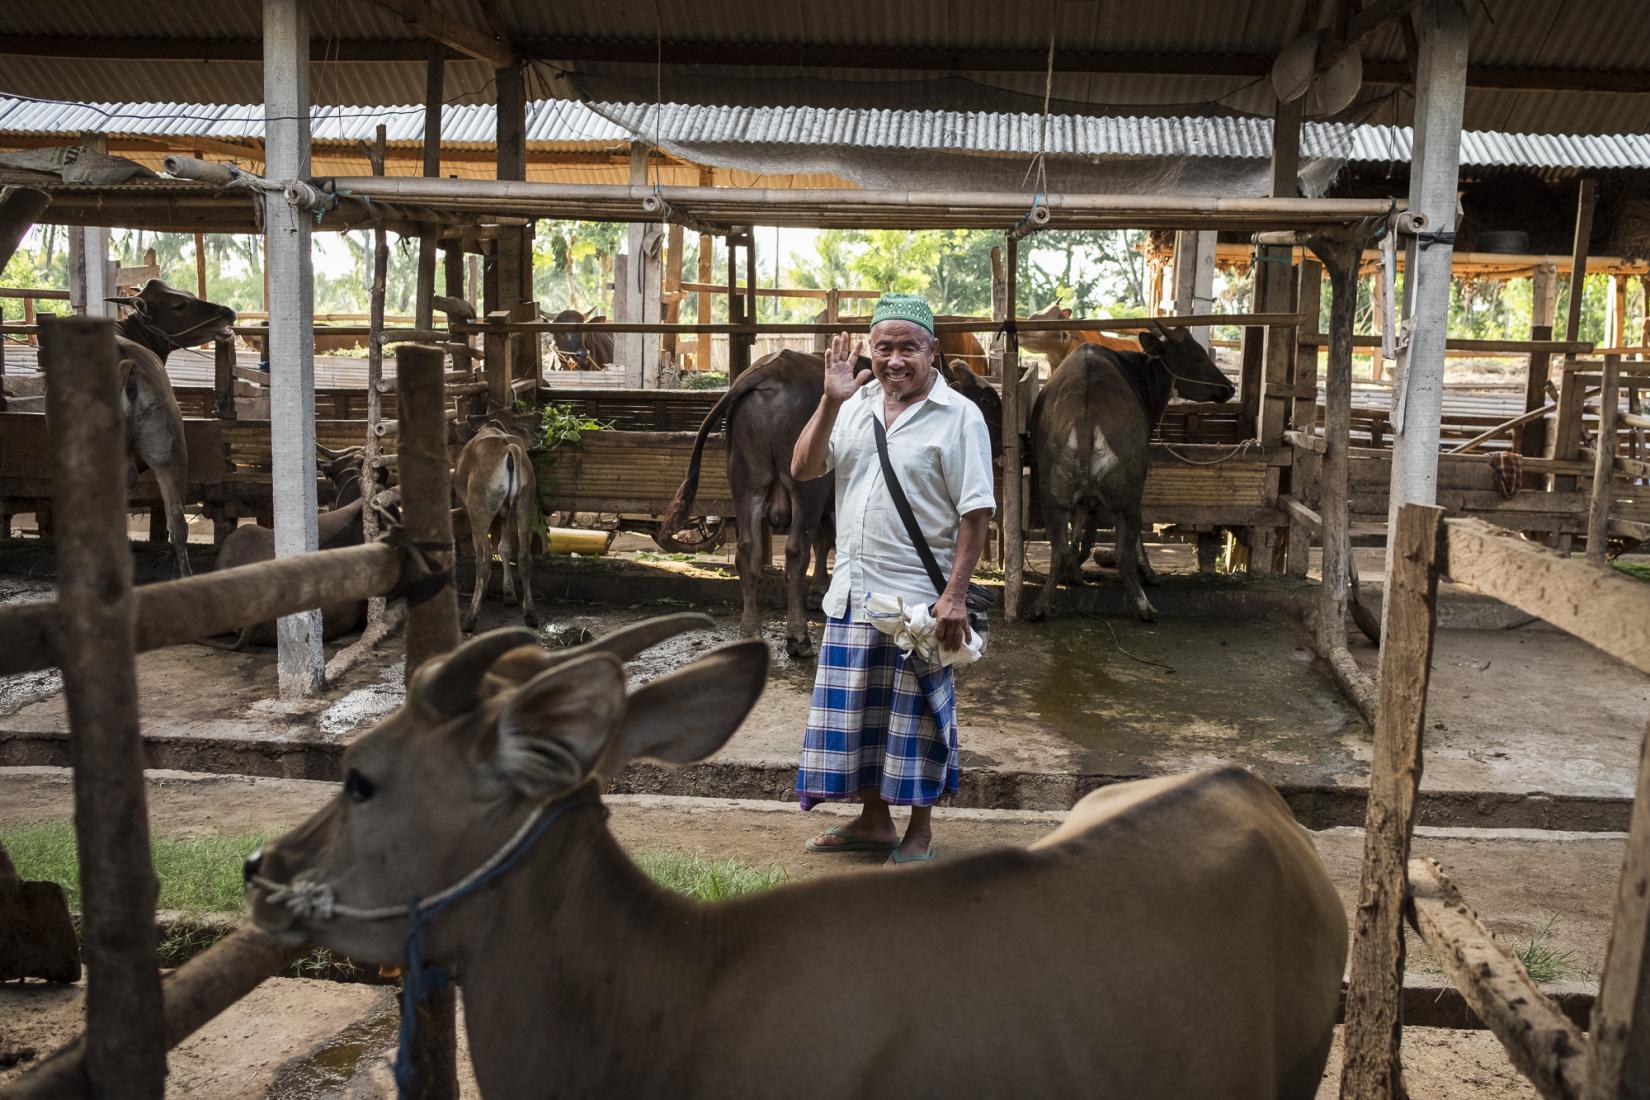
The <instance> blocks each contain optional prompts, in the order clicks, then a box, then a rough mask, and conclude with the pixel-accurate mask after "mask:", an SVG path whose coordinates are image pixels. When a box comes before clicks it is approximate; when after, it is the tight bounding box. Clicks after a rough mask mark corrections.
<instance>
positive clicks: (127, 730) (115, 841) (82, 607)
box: [41, 319, 166, 1097]
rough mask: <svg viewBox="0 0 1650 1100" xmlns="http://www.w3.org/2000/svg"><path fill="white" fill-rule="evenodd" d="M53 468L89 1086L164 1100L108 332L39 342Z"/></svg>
mask: <svg viewBox="0 0 1650 1100" xmlns="http://www.w3.org/2000/svg"><path fill="white" fill-rule="evenodd" d="M42 335H43V339H42V340H41V358H42V359H43V360H44V361H45V362H46V364H47V368H46V372H45V374H46V379H47V385H46V407H47V411H48V413H49V414H50V416H51V424H52V435H53V436H54V437H55V439H54V444H55V445H54V451H55V461H54V464H53V479H52V486H53V499H54V500H55V502H56V505H57V509H56V516H57V530H56V536H57V575H58V594H59V595H58V600H59V607H60V608H61V612H62V613H61V617H60V625H59V629H60V630H61V631H62V632H63V643H64V644H63V648H62V652H61V655H60V656H61V662H62V668H63V683H64V696H65V698H66V702H67V706H68V712H69V726H70V729H71V730H72V731H73V736H72V737H71V738H70V739H69V752H70V755H71V760H72V761H73V763H74V801H75V815H74V820H75V840H76V843H77V845H78V847H79V851H80V891H81V898H82V902H81V906H82V910H83V914H84V915H83V918H82V927H81V934H82V942H83V952H84V957H85V960H86V971H87V987H86V1032H87V1055H86V1076H87V1079H88V1082H89V1084H90V1086H91V1089H90V1091H91V1093H92V1094H93V1095H98V1096H117V1095H118V1096H140V1097H150V1096H152V1097H159V1096H161V1095H162V1093H163V1092H164V1090H165V1079H166V1046H165V1043H164V1040H163V1038H162V1022H163V1019H162V1014H161V996H160V971H159V970H158V969H157V967H156V964H155V948H156V933H155V897H156V894H157V891H158V887H157V885H156V882H155V873H154V868H153V864H152V862H151V860H150V854H149V820H148V812H147V808H146V806H145V798H144V787H143V741H142V737H141V735H140V733H139V729H138V699H137V666H136V664H135V657H134V654H133V640H132V638H133V627H132V551H131V548H130V547H129V546H128V545H127V544H126V479H125V469H126V458H125V451H124V432H123V431H122V429H121V424H122V417H121V414H120V393H119V386H118V383H117V381H116V378H115V369H116V365H117V356H116V352H115V339H114V326H113V325H112V324H111V323H109V322H108V321H98V320H82V319H65V320H54V321H52V322H50V323H49V324H48V325H46V326H45V327H44V329H43V332H42Z"/></svg>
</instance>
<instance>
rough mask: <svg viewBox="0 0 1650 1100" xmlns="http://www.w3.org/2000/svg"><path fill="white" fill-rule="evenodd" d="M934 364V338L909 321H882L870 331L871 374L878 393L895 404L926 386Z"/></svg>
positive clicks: (925, 330)
mask: <svg viewBox="0 0 1650 1100" xmlns="http://www.w3.org/2000/svg"><path fill="white" fill-rule="evenodd" d="M933 363H934V338H933V337H932V336H930V335H929V333H928V330H927V329H925V328H923V327H922V326H921V325H919V324H916V323H915V322H912V321H883V322H882V323H881V324H879V325H877V326H876V327H875V328H873V329H872V330H871V373H872V374H873V375H875V376H876V380H877V381H878V382H880V383H881V384H882V391H883V392H884V393H885V394H887V395H888V396H890V397H893V398H895V399H896V400H899V399H903V398H906V397H909V396H911V395H912V394H914V393H918V392H920V391H921V390H922V388H923V387H924V386H926V385H927V384H928V372H929V371H930V370H931V369H932V367H933Z"/></svg>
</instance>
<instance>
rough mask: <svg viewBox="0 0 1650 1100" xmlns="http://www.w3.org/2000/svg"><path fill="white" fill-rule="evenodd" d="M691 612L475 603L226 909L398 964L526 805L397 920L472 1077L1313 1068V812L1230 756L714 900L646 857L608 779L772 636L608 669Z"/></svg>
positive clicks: (1160, 1075) (809, 1080)
mask: <svg viewBox="0 0 1650 1100" xmlns="http://www.w3.org/2000/svg"><path fill="white" fill-rule="evenodd" d="M709 625H710V620H709V619H706V618H704V617H702V616H694V615H677V616H671V617H669V618H667V619H656V620H652V621H651V622H647V623H642V624H639V625H638V626H636V627H632V628H630V629H628V630H625V631H621V632H620V633H619V634H616V635H609V636H608V637H606V638H603V639H601V640H599V641H596V642H593V643H591V644H589V645H587V646H584V647H581V648H578V649H574V650H561V651H555V652H547V651H545V650H544V649H541V648H540V647H539V646H538V645H536V644H534V640H533V634H532V633H531V632H530V631H525V630H521V629H519V628H514V629H506V630H498V631H493V632H491V633H488V634H483V635H481V636H479V637H477V638H475V639H474V640H472V641H471V642H469V643H468V644H466V645H465V646H463V647H462V648H460V649H458V650H457V651H455V652H454V653H452V654H451V655H450V656H448V657H447V658H446V659H445V660H438V661H433V662H431V663H429V664H427V665H426V666H425V667H424V668H422V669H420V670H419V672H418V673H417V675H416V677H415V678H414V680H413V683H412V684H411V686H410V687H409V689H408V693H407V700H406V702H405V703H404V704H403V705H402V707H401V709H400V710H398V711H397V712H396V713H394V714H393V715H391V716H390V717H389V718H387V719H385V720H384V721H382V722H380V723H379V724H378V725H377V726H376V727H375V728H373V729H372V730H371V731H369V732H368V733H366V734H365V735H364V736H362V737H360V738H359V739H358V740H356V741H355V742H354V743H353V744H352V745H350V747H349V748H348V750H347V751H346V752H345V755H344V759H343V767H344V773H345V778H344V783H343V788H342V790H341V792H340V793H339V794H338V796H337V797H336V798H335V799H334V800H333V801H332V802H331V803H329V804H328V805H327V806H326V808H324V809H323V810H321V811H320V812H319V813H317V814H316V815H315V816H314V817H312V818H311V819H310V820H309V821H308V822H306V823H305V824H304V825H302V826H300V827H299V828H298V829H296V830H294V831H293V832H291V833H289V834H288V835H287V836H285V837H283V838H282V839H280V840H278V841H276V842H275V843H274V844H272V845H271V846H269V847H268V848H267V849H266V850H265V851H263V852H262V853H254V854H253V855H252V856H251V857H249V858H248V860H247V869H246V875H247V879H248V883H249V886H250V891H249V893H250V900H251V905H252V913H253V918H254V919H255V920H256V922H257V923H258V924H259V925H260V926H261V927H262V928H264V929H265V930H266V931H268V932H270V933H272V934H274V935H276V936H278V937H280V938H281V939H282V940H283V941H284V942H288V943H292V944H298V943H303V942H306V941H308V942H316V943H320V944H323V945H325V946H326V947H327V948H329V949H331V950H333V951H337V952H340V953H342V954H345V955H348V956H349V957H350V958H352V959H355V960H358V961H360V962H363V963H369V964H371V963H377V964H380V965H391V964H401V963H402V962H403V957H402V953H403V948H404V944H405V941H406V938H407V919H406V916H405V908H406V905H407V899H408V898H420V897H422V898H432V897H434V896H435V895H437V894H438V893H440V892H442V891H444V890H445V889H446V888H448V887H449V886H452V885H453V884H456V883H459V882H461V881H462V880H464V879H465V878H466V877H467V876H469V875H470V874H471V873H472V872H474V871H475V870H476V869H477V868H479V867H481V866H482V865H483V864H484V863H487V862H488V861H489V860H491V859H492V858H494V857H495V855H502V854H503V853H504V852H505V851H506V850H507V849H508V848H509V847H510V844H509V842H510V839H511V838H512V837H516V836H519V835H520V833H519V831H520V830H522V829H523V827H524V825H526V824H527V823H528V822H529V820H530V818H529V815H531V814H533V813H535V812H539V811H541V810H542V811H543V814H544V816H542V817H540V818H539V819H538V825H537V826H534V827H535V828H537V827H541V826H542V827H543V828H544V829H545V831H544V832H543V834H542V837H541V838H539V839H537V840H536V841H531V840H530V841H529V842H528V843H527V844H526V845H525V846H524V847H522V848H517V849H515V850H516V851H518V852H519V853H520V855H519V860H518V861H517V862H516V863H515V864H514V865H513V866H511V867H510V868H509V869H508V870H507V871H505V872H504V873H503V874H502V876H501V877H499V878H497V879H495V880H494V881H493V882H491V883H490V884H489V885H487V886H486V887H485V888H483V889H482V890H480V891H479V892H477V893H475V894H473V895H471V896H468V897H464V898H460V899H458V900H454V901H452V902H451V903H450V905H449V906H448V907H447V908H445V909H443V910H442V911H440V912H438V913H436V914H434V915H433V916H432V917H431V918H430V922H429V924H428V925H427V928H426V931H425V937H424V949H425V955H426V958H428V959H429V960H431V961H433V962H437V963H440V964H442V965H443V966H444V967H446V968H447V969H448V971H449V972H450V973H456V974H457V975H458V976H459V979H460V981H461V983H462V985H463V989H464V1015H465V1025H466V1028H467V1030H468V1032H469V1039H470V1057H471V1061H472V1062H473V1064H474V1067H475V1073H476V1081H477V1083H478V1084H479V1085H480V1088H481V1092H482V1094H483V1095H485V1096H487V1097H490V1098H494V1100H498V1098H512V1097H523V1098H525V1097H534V1098H536V1097H543V1096H614V1097H620V1096H622V1097H666V1096H669V1097H695V1096H717V1097H722V1096H727V1097H756V1096H771V1095H774V1094H776V1093H781V1092H794V1093H800V1094H803V1095H812V1096H856V1097H861V1096H863V1097H900V1098H905V1097H912V1096H1038V1097H1040V1096H1076V1095H1087V1096H1106V1097H1129V1098H1131V1100H1152V1098H1158V1097H1162V1098H1165V1100H1168V1098H1173V1100H1186V1098H1189V1097H1244V1098H1246V1097H1267V1098H1271V1097H1287V1098H1301V1100H1306V1098H1309V1097H1311V1096H1313V1095H1314V1093H1315V1092H1316V1090H1317V1088H1318V1083H1319V1077H1320V1074H1321V1072H1322V1070H1323V1066H1324V1061H1325V1058H1326V1057H1327V1055H1328V1052H1329V1046H1330V1038H1331V1033H1332V1029H1333V1026H1334V1023H1335V1014H1336V1005H1337V1001H1338V998H1339V994H1340V982H1341V970H1342V966H1343V964H1344V961H1345V958H1346V939H1347V937H1346V918H1345V915H1344V913H1343V911H1342V908H1341V903H1340V900H1339V898H1338V897H1337V895H1336V893H1335V889H1334V887H1333V885H1332V884H1331V883H1330V881H1329V876H1328V874H1327V873H1326V872H1325V870H1324V867H1323V864H1322V862H1321V861H1320V859H1319V858H1318V855H1317V853H1316V852H1315V851H1314V850H1313V847H1312V842H1311V840H1310V839H1309V838H1308V835H1307V833H1306V831H1305V830H1304V829H1302V828H1301V827H1300V826H1299V825H1298V824H1297V823H1296V822H1295V820H1294V819H1293V817H1292V816H1291V815H1290V812H1289V809H1288V807H1287V806H1286V805H1285V804H1284V802H1283V799H1281V798H1280V797H1278V794H1277V792H1275V791H1274V790H1272V789H1271V788H1270V787H1269V786H1267V785H1266V784H1265V783H1263V782H1261V781H1260V780H1258V779H1256V778H1254V777H1253V776H1251V775H1250V774H1249V773H1247V772H1245V771H1243V770H1241V769H1239V768H1235V767H1229V768H1223V769H1220V770H1216V771H1208V772H1202V773H1199V774H1195V775H1189V776H1177V777H1165V778H1160V779H1151V780H1145V781H1141V782H1136V783H1124V784H1117V785H1114V786H1110V787H1106V788H1103V789H1102V790H1099V791H1096V792H1095V793H1093V794H1091V795H1089V796H1088V797H1086V798H1084V799H1083V800H1082V801H1081V802H1079V803H1078V804H1077V805H1076V806H1075V807H1074V808H1073V809H1072V811H1071V813H1070V814H1069V816H1068V817H1067V819H1066V821H1065V823H1064V824H1063V825H1061V826H1060V827H1059V828H1058V829H1056V830H1055V831H1054V832H1053V833H1051V834H1050V835H1049V836H1047V837H1045V838H1043V839H1042V840H1041V841H1039V842H1038V843H1037V844H1035V845H1033V846H1032V847H1031V848H1029V849H1017V848H1002V849H996V850H993V851H987V852H982V853H979V854H975V855H971V856H966V857H960V858H957V859H955V860H953V861H951V862H948V863H937V864H933V865H929V866H924V867H921V868H918V869H913V870H901V871H898V872H894V871H875V872H861V873H849V874H843V875H833V876H830V877H828V878H822V879H813V880H809V881H802V882H796V883H793V884H790V885H787V886H782V887H779V888H777V889H774V890H770V891H767V892H764V893H759V894H754V895H749V896H746V897H742V898H738V899H735V900H731V901H723V902H717V903H712V904H705V903H700V902H695V901H692V900H690V899H688V898H685V897H683V896H681V895H679V894H675V893H672V892H670V891H668V890H666V889H664V888H663V887H660V886H658V885H657V884H655V883H653V882H652V881H651V880H649V879H648V877H647V876H646V875H644V874H643V873H642V872H641V871H640V870H638V869H637V868H636V867H635V865H634V864H632V863H631V861H630V859H629V858H628V857H627V856H626V854H625V852H624V850H623V849H622V848H620V846H619V844H618V843H617V842H616V841H615V840H614V838H613V834H612V832H611V831H610V830H609V828H608V824H607V819H606V815H605V814H604V813H603V812H602V810H601V790H602V783H603V781H604V780H606V779H608V778H610V777H612V776H614V775H616V774H617V773H618V772H619V771H620V770H621V769H622V768H623V767H624V766H625V764H626V763H627V762H629V761H630V760H633V759H635V758H637V757H650V758H653V759H657V760H662V761H665V762H667V763H674V764H685V763H690V762H693V761H697V760H703V759H704V758H705V757H707V756H709V755H710V754H711V753H714V752H715V751H717V750H718V749H719V748H720V747H721V746H722V745H723V743H724V742H726V741H727V739H728V737H729V736H730V735H731V734H732V733H733V732H734V730H735V729H736V728H737V727H738V726H739V724H740V722H741V721H742V720H743V719H744V717H745V716H746V714H748V713H749V712H750V710H751V707H752V706H753V705H754V704H755V702H756V699H757V696H758V695H759V694H760V693H761V690H762V686H763V683H764V680H765V678H766V674H767V666H768V653H767V649H766V647H765V645H763V644H762V643H760V642H754V641H741V642H735V643H733V644H731V645H727V646H723V647H721V648H720V649H716V650H713V651H712V652H711V653H709V654H708V655H706V656H704V657H702V658H701V659H699V660H697V661H694V662H693V663H691V664H689V665H687V666H686V667H685V668H682V669H680V670H678V671H677V672H675V673H672V674H670V675H667V676H664V677H661V678H659V679H656V680H653V681H652V682H650V683H648V684H646V685H644V686H642V687H640V688H638V689H637V690H635V691H634V692H630V693H628V694H627V692H626V681H625V669H624V664H623V662H624V661H625V660H626V659H628V658H630V657H632V656H634V655H635V654H636V653H638V652H639V651H640V650H642V649H643V648H645V647H646V646H647V645H649V644H653V643H655V642H658V641H661V640H663V639H664V638H667V637H669V636H670V635H672V634H675V633H677V632H679V631H680V630H683V629H691V628H692V627H694V626H709ZM374 910H381V911H382V913H383V914H384V915H382V916H380V915H378V914H377V913H374V912H373V911H374Z"/></svg>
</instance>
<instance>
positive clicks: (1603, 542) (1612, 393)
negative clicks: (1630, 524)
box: [1587, 345, 1621, 566]
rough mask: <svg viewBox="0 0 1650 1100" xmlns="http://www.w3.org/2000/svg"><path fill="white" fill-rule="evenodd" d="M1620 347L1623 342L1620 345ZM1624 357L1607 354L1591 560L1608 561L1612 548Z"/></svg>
mask: <svg viewBox="0 0 1650 1100" xmlns="http://www.w3.org/2000/svg"><path fill="white" fill-rule="evenodd" d="M1618 346H1619V345H1618ZM1620 390H1621V356H1619V355H1606V356H1605V357H1604V382H1603V385H1602V386H1601V387H1600V388H1599V393H1598V402H1599V403H1598V450H1597V452H1596V453H1595V454H1594V457H1593V492H1592V497H1591V499H1590V500H1589V501H1588V506H1587V560H1588V561H1590V562H1592V563H1593V564H1594V565H1598V566H1603V565H1604V564H1605V551H1606V550H1607V549H1609V533H1610V489H1611V485H1612V483H1613V482H1614V481H1615V474H1616V471H1615V465H1616V411H1617V406H1618V405H1619V404H1620V403H1621V396H1620Z"/></svg>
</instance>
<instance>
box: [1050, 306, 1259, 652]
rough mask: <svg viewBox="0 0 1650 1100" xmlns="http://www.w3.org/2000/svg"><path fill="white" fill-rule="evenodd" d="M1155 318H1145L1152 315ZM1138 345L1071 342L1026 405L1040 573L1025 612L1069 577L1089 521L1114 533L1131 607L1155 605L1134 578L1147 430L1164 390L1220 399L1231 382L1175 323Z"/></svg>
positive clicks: (1089, 535) (1138, 570)
mask: <svg viewBox="0 0 1650 1100" xmlns="http://www.w3.org/2000/svg"><path fill="white" fill-rule="evenodd" d="M1154 324H1155V323H1154ZM1140 347H1141V350H1140V351H1115V350H1112V349H1110V348H1103V347H1100V346H1099V345H1097V344H1089V343H1084V344H1080V345H1079V346H1078V347H1077V348H1076V350H1074V351H1072V352H1071V354H1069V355H1068V356H1067V357H1066V359H1065V360H1064V362H1062V363H1061V364H1060V366H1059V367H1058V368H1056V370H1055V371H1054V374H1053V375H1052V376H1051V377H1050V378H1049V382H1048V385H1047V386H1045V387H1044V388H1043V391H1042V393H1040V394H1038V395H1037V401H1036V404H1034V405H1033V406H1032V408H1031V424H1030V434H1031V473H1032V483H1033V490H1032V492H1033V497H1032V499H1033V500H1034V501H1035V502H1036V504H1037V507H1038V509H1039V510H1040V511H1041V513H1042V517H1043V524H1044V526H1045V527H1046V528H1047V529H1048V541H1049V547H1050V551H1051V554H1050V561H1049V570H1048V579H1047V580H1046V581H1044V582H1043V591H1042V593H1041V595H1039V596H1038V597H1037V602H1036V603H1035V604H1033V605H1032V608H1031V611H1030V615H1029V617H1030V618H1032V619H1041V618H1043V617H1044V616H1046V615H1047V614H1048V605H1049V599H1050V597H1052V596H1053V594H1054V589H1055V586H1056V585H1057V584H1058V583H1059V582H1061V581H1066V582H1067V583H1075V582H1076V581H1077V580H1078V579H1079V569H1080V568H1081V565H1082V562H1083V559H1084V558H1086V557H1087V556H1088V553H1089V551H1090V550H1091V549H1092V548H1093V546H1094V537H1095V530H1096V528H1097V527H1099V526H1101V525H1102V524H1105V523H1109V524H1110V525H1111V526H1112V527H1113V528H1114V529H1115V530H1116V533H1117V571H1118V575H1119V576H1120V577H1121V578H1122V581H1123V590H1124V591H1125V592H1126V593H1127V594H1128V598H1129V601H1130V603H1132V604H1133V605H1134V611H1135V614H1136V615H1137V616H1138V617H1139V618H1141V619H1142V620H1145V621H1146V622H1151V621H1152V620H1153V619H1155V618H1156V617H1157V611H1156V610H1155V609H1154V608H1153V607H1152V605H1151V601H1150V600H1148V599H1147V598H1146V593H1145V591H1144V589H1142V588H1141V580H1142V578H1144V579H1145V580H1146V581H1147V582H1148V583H1150V582H1152V581H1154V580H1155V576H1154V575H1153V573H1152V568H1151V563H1150V561H1148V560H1147V558H1146V552H1145V546H1144V543H1143V541H1142V533H1143V524H1142V521H1141V516H1140V498H1141V495H1142V493H1143V492H1144V490H1145V487H1146V475H1147V473H1148V472H1149V470H1150V469H1151V437H1152V432H1153V430H1154V429H1155V428H1156V427H1157V422H1158V420H1159V419H1161V418H1162V416H1163V410H1164V408H1165V407H1166V406H1167V405H1168V403H1169V398H1170V397H1171V396H1173V395H1175V394H1179V395H1180V397H1182V398H1184V399H1186V400H1191V401H1227V400H1230V399H1231V397H1232V395H1233V394H1234V393H1236V392H1237V388H1236V387H1235V386H1233V385H1232V383H1231V382H1230V381H1229V380H1228V379H1227V377H1226V376H1225V375H1224V374H1221V373H1220V369H1219V368H1218V367H1216V366H1215V364H1214V361H1213V360H1212V359H1210V358H1209V353H1208V352H1207V351H1206V350H1204V348H1203V346H1202V345H1201V344H1199V343H1198V342H1197V341H1196V340H1194V339H1192V336H1191V334H1190V333H1189V332H1187V331H1186V330H1185V329H1183V328H1176V329H1167V328H1164V327H1163V326H1162V325H1155V328H1154V330H1153V331H1149V332H1142V333H1141V334H1140Z"/></svg>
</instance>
